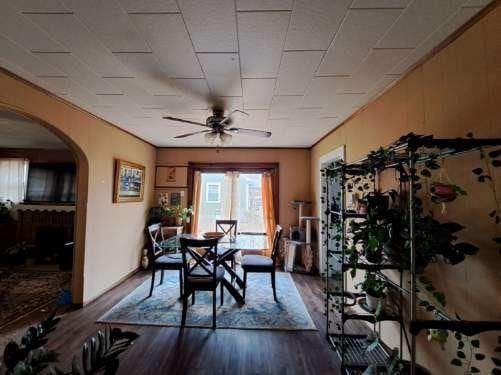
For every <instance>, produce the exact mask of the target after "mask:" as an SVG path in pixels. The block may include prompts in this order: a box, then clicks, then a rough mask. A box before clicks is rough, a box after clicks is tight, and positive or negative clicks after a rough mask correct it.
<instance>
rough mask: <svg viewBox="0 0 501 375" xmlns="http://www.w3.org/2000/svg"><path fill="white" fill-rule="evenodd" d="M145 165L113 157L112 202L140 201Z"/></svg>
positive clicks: (142, 191) (142, 192) (141, 198)
mask: <svg viewBox="0 0 501 375" xmlns="http://www.w3.org/2000/svg"><path fill="white" fill-rule="evenodd" d="M144 171H145V167H144V166H142V165H139V164H135V163H131V162H129V161H125V160H121V159H115V181H114V182H115V184H114V194H113V202H115V203H122V202H142V201H143V194H144Z"/></svg>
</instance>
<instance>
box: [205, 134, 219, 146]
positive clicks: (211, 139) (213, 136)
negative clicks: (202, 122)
mask: <svg viewBox="0 0 501 375" xmlns="http://www.w3.org/2000/svg"><path fill="white" fill-rule="evenodd" d="M216 138H217V133H215V132H210V133H205V142H207V143H210V144H213V143H214V142H215V141H216Z"/></svg>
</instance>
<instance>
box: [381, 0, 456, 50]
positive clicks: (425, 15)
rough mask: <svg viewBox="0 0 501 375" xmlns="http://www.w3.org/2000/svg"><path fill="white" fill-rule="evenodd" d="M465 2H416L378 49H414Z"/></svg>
mask: <svg viewBox="0 0 501 375" xmlns="http://www.w3.org/2000/svg"><path fill="white" fill-rule="evenodd" d="M464 2H465V1H464V0H441V1H436V0H414V1H413V2H412V3H411V4H410V5H409V6H408V7H407V8H406V9H405V10H404V11H403V13H402V15H401V16H400V17H399V19H398V20H397V21H396V22H395V24H394V25H393V26H392V27H391V28H390V30H389V31H388V33H387V34H386V35H385V36H384V37H383V38H382V39H381V40H380V41H379V43H378V44H377V47H378V48H414V47H416V46H418V45H419V44H420V43H421V42H423V40H425V39H426V37H427V36H428V35H429V34H430V33H431V32H432V31H433V30H435V29H436V28H438V27H439V26H440V25H441V24H442V23H444V22H445V21H446V20H447V18H448V17H449V16H450V15H451V14H452V13H454V12H455V11H456V10H457V9H458V8H459V7H460V6H461V5H462V4H463V3H464Z"/></svg>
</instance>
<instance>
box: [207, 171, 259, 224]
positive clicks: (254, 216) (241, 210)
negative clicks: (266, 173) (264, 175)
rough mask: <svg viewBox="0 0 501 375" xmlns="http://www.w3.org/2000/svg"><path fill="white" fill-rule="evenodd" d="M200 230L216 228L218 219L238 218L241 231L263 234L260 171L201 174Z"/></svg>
mask: <svg viewBox="0 0 501 375" xmlns="http://www.w3.org/2000/svg"><path fill="white" fill-rule="evenodd" d="M201 185H202V190H201V200H200V213H199V219H198V230H199V231H200V232H210V231H214V230H215V221H216V220H224V219H233V220H238V226H237V229H238V231H239V232H250V233H264V232H265V227H264V220H263V205H262V198H261V173H240V172H227V173H202V184H201Z"/></svg>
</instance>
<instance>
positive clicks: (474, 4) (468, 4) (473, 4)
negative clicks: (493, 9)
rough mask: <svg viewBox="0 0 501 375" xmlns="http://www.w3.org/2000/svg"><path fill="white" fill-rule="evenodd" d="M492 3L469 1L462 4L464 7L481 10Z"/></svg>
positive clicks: (490, 0) (482, 0) (477, 0)
mask: <svg viewBox="0 0 501 375" xmlns="http://www.w3.org/2000/svg"><path fill="white" fill-rule="evenodd" d="M490 2H492V0H469V1H467V2H466V3H464V4H463V6H464V7H479V8H483V7H484V6H486V5H487V4H489V3H490Z"/></svg>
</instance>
